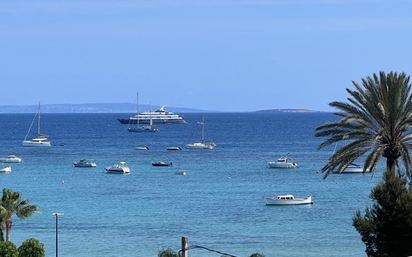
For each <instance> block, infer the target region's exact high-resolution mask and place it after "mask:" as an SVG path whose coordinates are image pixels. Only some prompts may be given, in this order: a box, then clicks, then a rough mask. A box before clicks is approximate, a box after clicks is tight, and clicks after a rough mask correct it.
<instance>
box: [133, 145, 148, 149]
mask: <svg viewBox="0 0 412 257" xmlns="http://www.w3.org/2000/svg"><path fill="white" fill-rule="evenodd" d="M134 149H136V150H149V147H147V146H136V147H135V148H134Z"/></svg>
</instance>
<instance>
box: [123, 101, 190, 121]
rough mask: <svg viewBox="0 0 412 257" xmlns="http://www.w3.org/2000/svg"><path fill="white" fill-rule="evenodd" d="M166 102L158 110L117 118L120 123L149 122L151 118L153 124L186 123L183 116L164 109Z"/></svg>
mask: <svg viewBox="0 0 412 257" xmlns="http://www.w3.org/2000/svg"><path fill="white" fill-rule="evenodd" d="M165 107H166V104H164V105H163V106H162V107H160V108H159V109H158V110H156V111H154V112H152V111H150V112H142V113H140V114H139V113H138V114H137V115H135V116H134V117H130V118H128V119H117V120H118V121H119V122H120V123H122V124H133V123H134V124H136V123H137V121H139V123H140V124H150V120H152V123H153V124H184V123H186V121H185V117H184V116H179V115H177V114H175V113H173V112H168V111H165V109H164V108H165Z"/></svg>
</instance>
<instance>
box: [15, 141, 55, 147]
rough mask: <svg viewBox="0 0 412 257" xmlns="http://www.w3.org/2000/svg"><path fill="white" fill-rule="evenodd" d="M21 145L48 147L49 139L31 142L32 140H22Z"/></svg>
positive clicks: (49, 144)
mask: <svg viewBox="0 0 412 257" xmlns="http://www.w3.org/2000/svg"><path fill="white" fill-rule="evenodd" d="M22 145H23V146H24V147H50V146H51V143H50V141H42V142H37V141H36V142H33V141H23V143H22Z"/></svg>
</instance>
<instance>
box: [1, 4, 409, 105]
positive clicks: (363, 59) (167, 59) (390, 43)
mask: <svg viewBox="0 0 412 257" xmlns="http://www.w3.org/2000/svg"><path fill="white" fill-rule="evenodd" d="M411 10H412V2H411V1H406V0H405V1H396V0H395V1H379V0H377V1H366V0H342V1H332V0H331V1H328V0H323V1H321V0H307V1H294V0H279V1H277V0H272V1H264V0H262V1H259V0H243V1H242V0H228V1H225V0H203V1H196V0H192V1H191V0H187V1H184V0H173V1H164V0H159V1H151V0H147V1H122V0H105V1H104V0H103V1H97V0H96V1H94V0H82V1H77V0H70V1H68V0H67V1H66V0H61V1H59V0H53V1H37V0H28V1H19V0H1V1H0V89H1V96H2V97H1V103H0V105H36V104H37V103H38V102H39V101H41V102H42V104H60V103H61V104H63V103H64V104H78V103H125V102H129V103H135V101H136V100H135V99H136V93H137V92H138V93H139V102H140V103H141V104H149V103H152V105H153V106H159V105H162V104H167V105H168V106H172V107H188V108H198V109H204V110H219V111H254V110H262V109H278V108H282V109H283V108H293V109H310V110H320V111H332V110H333V109H331V108H330V107H329V106H328V103H329V102H331V101H335V100H338V101H346V98H347V97H348V94H347V92H346V90H345V88H353V86H352V80H354V81H356V82H360V81H361V78H364V77H366V76H371V75H372V74H373V73H378V72H379V71H382V70H383V71H386V72H390V71H396V72H406V73H407V74H411V73H412V70H411V65H412V64H411V63H412V62H411V61H412V60H411V59H412V58H411V57H412V51H411V50H412V46H411V44H412V43H411V42H412V12H411Z"/></svg>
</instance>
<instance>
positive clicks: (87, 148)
mask: <svg viewBox="0 0 412 257" xmlns="http://www.w3.org/2000/svg"><path fill="white" fill-rule="evenodd" d="M33 115H34V114H2V115H0V124H2V126H1V128H0V131H1V133H0V143H1V144H0V145H1V150H0V157H5V156H7V155H9V154H15V155H17V156H20V157H22V158H23V160H24V162H23V163H21V164H12V169H13V171H12V173H10V174H0V175H1V176H0V184H1V187H2V188H4V187H6V188H10V189H11V190H14V191H20V192H22V193H23V197H24V198H27V199H29V200H30V203H32V204H36V205H38V206H39V207H40V208H41V210H42V213H41V214H35V215H34V216H33V217H32V218H31V219H29V220H24V221H22V220H19V219H18V218H17V217H16V218H15V219H14V223H13V228H12V231H11V240H12V241H13V242H14V243H15V244H16V245H17V246H19V245H21V243H22V242H23V241H25V240H26V239H28V238H31V237H34V238H37V239H39V240H40V241H41V242H42V243H44V245H45V249H46V254H47V256H54V255H55V250H56V249H55V243H56V241H55V240H56V238H55V233H56V227H55V226H56V222H55V216H52V213H53V212H62V213H64V216H61V217H59V220H58V221H59V224H58V225H59V230H58V235H59V255H60V256H92V257H94V256H157V252H158V251H159V250H161V249H162V247H164V248H169V247H170V248H172V249H173V250H174V251H176V252H177V251H179V250H180V244H181V243H180V242H181V237H182V236H186V237H188V241H189V246H191V245H198V246H203V247H206V248H209V249H213V250H216V251H220V252H224V253H228V254H231V255H234V256H239V257H240V256H249V255H251V254H252V253H255V252H260V253H263V254H265V255H266V256H267V257H270V256H278V257H279V256H280V257H282V256H297V255H298V256H364V255H365V253H364V249H365V247H364V245H363V243H362V242H361V240H360V236H359V234H358V233H357V232H356V231H355V229H354V228H353V226H352V216H353V214H354V212H355V211H356V210H357V209H361V210H362V211H363V210H364V209H365V207H366V206H367V205H370V204H371V201H370V199H369V193H370V189H371V188H372V187H373V186H374V185H375V184H376V183H377V182H378V181H379V179H380V176H381V170H382V169H380V171H379V172H378V174H376V175H375V177H374V178H371V176H370V175H365V176H363V175H361V174H332V175H330V176H329V177H328V178H327V179H326V180H323V178H322V177H323V174H321V173H317V171H319V170H320V169H321V168H322V166H323V165H324V164H325V163H326V162H327V160H328V158H329V156H330V155H331V154H332V152H333V147H330V148H327V149H322V150H321V151H317V150H316V148H317V146H318V145H319V144H320V142H321V141H322V139H319V138H315V137H314V133H315V127H316V126H318V125H320V124H323V123H324V122H326V121H329V120H333V119H335V118H334V116H333V115H332V114H330V113H285V114H263V113H223V114H222V113H213V114H205V119H206V127H205V139H213V141H214V142H215V143H217V146H216V147H215V149H213V150H194V149H192V150H187V149H184V147H183V146H184V144H185V143H187V142H188V140H189V138H190V137H191V136H192V134H193V132H194V131H195V129H196V127H197V126H196V122H197V121H200V118H201V115H200V114H185V117H186V120H187V121H188V124H181V125H160V126H159V128H160V131H159V132H157V133H130V132H128V131H127V130H126V128H127V125H122V124H120V123H119V122H118V121H117V120H116V118H126V117H128V115H127V114H126V115H125V114H42V132H43V133H46V134H48V135H49V139H50V140H51V141H52V147H50V148H47V149H40V148H23V147H21V141H22V140H23V139H24V137H25V135H26V133H27V129H28V128H29V126H30V123H31V120H32V118H33ZM196 132H198V133H195V134H194V137H195V138H196V137H197V138H199V139H200V129H199V130H198V131H197V129H196ZM33 136H34V135H32V137H33ZM32 137H30V138H32ZM60 144H65V145H66V146H59V145H60ZM143 145H147V146H148V147H149V148H150V150H149V151H137V150H134V147H136V146H143ZM169 146H180V147H182V148H183V150H182V151H167V150H166V148H167V147H169ZM286 153H289V157H290V158H291V161H293V162H297V163H298V164H299V166H300V168H298V169H293V170H278V169H270V168H269V167H268V166H267V161H269V160H275V159H277V158H278V157H279V156H281V155H284V154H286ZM81 158H90V159H93V160H94V161H95V162H96V163H97V167H96V168H75V167H73V165H72V163H73V161H78V160H80V159H81ZM120 161H125V162H126V163H127V165H128V166H129V167H130V169H131V173H130V174H128V175H116V174H106V173H105V172H104V168H105V167H107V166H110V165H112V164H114V163H118V162H120ZM152 161H165V162H173V166H172V167H153V166H151V162H152ZM177 170H190V171H189V172H188V173H187V175H186V176H181V175H175V174H174V173H175V171H177ZM280 194H293V195H295V197H306V196H309V195H312V196H313V199H314V204H313V205H307V206H286V207H277V206H266V205H265V202H264V200H263V199H262V198H263V196H276V195H280ZM189 254H190V256H191V257H206V256H217V257H220V254H217V253H214V252H210V251H207V250H205V249H193V250H190V251H189Z"/></svg>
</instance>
